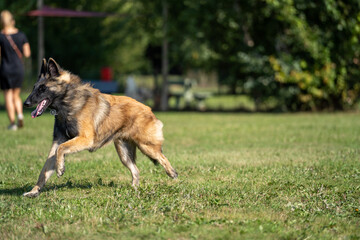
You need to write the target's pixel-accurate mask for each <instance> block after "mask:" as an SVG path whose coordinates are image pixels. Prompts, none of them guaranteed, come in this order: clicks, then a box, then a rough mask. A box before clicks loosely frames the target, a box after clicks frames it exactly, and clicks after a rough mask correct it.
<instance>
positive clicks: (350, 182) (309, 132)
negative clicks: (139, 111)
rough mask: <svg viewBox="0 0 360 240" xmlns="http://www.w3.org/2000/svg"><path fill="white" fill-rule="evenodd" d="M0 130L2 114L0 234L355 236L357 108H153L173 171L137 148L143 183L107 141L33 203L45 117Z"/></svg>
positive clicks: (73, 163) (47, 130)
mask: <svg viewBox="0 0 360 240" xmlns="http://www.w3.org/2000/svg"><path fill="white" fill-rule="evenodd" d="M29 114H30V112H26V119H25V120H26V121H25V128H24V129H23V130H21V131H17V132H9V131H6V130H5V129H6V126H7V119H6V116H5V112H0V133H1V136H2V137H1V140H0V142H1V148H0V216H1V217H0V229H1V231H0V239H29V238H30V239H33V238H35V239H38V238H55V239H59V238H61V239H103V238H110V239H118V238H121V239H144V238H145V239H147V238H154V239H193V238H195V239H197V238H198V239H241V238H250V239H263V238H267V239H274V238H275V239H279V238H283V239H295V238H301V239H305V238H307V239H319V238H321V239H334V238H340V239H342V238H349V239H357V238H359V237H360V234H359V231H358V229H359V228H360V221H359V219H360V214H359V212H358V211H356V209H359V208H360V202H359V201H360V200H359V199H360V161H359V157H360V151H359V142H360V121H359V120H358V119H359V117H360V115H359V114H354V113H347V114H277V115H276V114H273V115H272V114H199V113H184V114H183V113H158V114H157V116H158V118H159V119H161V120H162V121H163V122H164V125H165V126H164V134H165V138H166V142H165V145H164V153H165V155H166V156H167V157H168V158H169V160H170V161H171V163H172V165H173V166H174V167H175V168H176V170H177V171H178V173H179V178H178V179H177V180H171V179H170V178H168V177H167V175H166V174H165V172H164V170H163V169H162V168H161V167H156V166H154V165H153V164H152V163H151V161H149V160H148V159H147V158H145V157H144V156H143V155H142V154H141V153H140V152H139V153H138V161H137V162H138V167H139V169H140V172H141V173H140V175H141V185H140V187H139V189H138V191H137V192H136V191H134V190H133V189H132V187H131V185H130V181H131V176H130V173H129V171H128V170H127V169H126V168H125V167H124V166H122V164H121V163H120V161H119V160H118V157H117V154H116V151H115V149H114V148H113V146H112V145H109V146H107V147H105V148H103V149H100V150H98V151H97V152H95V153H88V152H81V153H77V154H73V155H69V156H67V158H66V173H65V175H64V176H63V177H61V178H57V177H56V176H53V177H52V178H51V179H50V181H49V183H48V184H47V186H46V187H45V189H44V191H43V193H42V194H41V195H40V196H39V197H38V198H36V199H28V198H23V197H22V196H21V194H22V193H23V192H24V191H28V190H30V189H31V187H32V186H33V185H34V184H35V183H36V180H37V177H38V174H39V173H40V170H41V168H42V166H43V164H44V161H45V158H46V155H47V153H48V150H49V148H50V145H51V134H52V125H53V117H52V116H51V115H50V114H48V113H45V114H44V115H43V116H41V117H39V118H36V119H30V117H29V116H30V115H29Z"/></svg>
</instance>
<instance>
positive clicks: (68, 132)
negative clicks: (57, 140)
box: [54, 117, 79, 139]
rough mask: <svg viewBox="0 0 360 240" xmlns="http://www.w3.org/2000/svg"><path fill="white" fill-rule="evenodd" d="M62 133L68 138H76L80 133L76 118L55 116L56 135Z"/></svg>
mask: <svg viewBox="0 0 360 240" xmlns="http://www.w3.org/2000/svg"><path fill="white" fill-rule="evenodd" d="M56 134H61V135H63V136H65V137H66V138H69V139H71V138H74V137H76V136H78V135H79V130H78V123H77V121H76V119H64V118H60V117H55V128H54V135H56Z"/></svg>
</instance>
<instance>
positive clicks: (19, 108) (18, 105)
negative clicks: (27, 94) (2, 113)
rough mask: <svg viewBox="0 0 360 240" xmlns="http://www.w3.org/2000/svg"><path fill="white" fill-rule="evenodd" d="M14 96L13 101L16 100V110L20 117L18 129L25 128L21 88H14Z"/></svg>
mask: <svg viewBox="0 0 360 240" xmlns="http://www.w3.org/2000/svg"><path fill="white" fill-rule="evenodd" d="M13 91H14V95H13V99H14V105H15V110H16V113H17V116H18V127H20V128H21V127H23V126H24V121H23V119H24V115H23V104H22V100H21V98H20V91H21V88H14V89H13Z"/></svg>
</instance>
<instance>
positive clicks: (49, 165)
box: [23, 141, 62, 197]
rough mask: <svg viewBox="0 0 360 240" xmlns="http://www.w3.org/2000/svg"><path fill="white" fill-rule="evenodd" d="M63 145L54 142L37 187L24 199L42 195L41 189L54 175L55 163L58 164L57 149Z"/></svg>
mask: <svg viewBox="0 0 360 240" xmlns="http://www.w3.org/2000/svg"><path fill="white" fill-rule="evenodd" d="M61 143H62V141H54V142H53V144H52V146H51V149H50V153H49V156H48V158H47V160H46V162H45V165H44V167H43V168H42V170H41V173H40V175H39V179H38V181H37V183H36V185H35V187H34V188H33V189H32V190H31V191H30V192H27V193H24V194H23V196H24V197H37V196H39V194H40V191H41V189H42V188H43V187H44V185H45V183H46V182H47V180H48V179H49V178H50V177H51V175H53V173H54V171H55V162H56V156H55V153H56V149H57V148H58V147H59V145H60V144H61Z"/></svg>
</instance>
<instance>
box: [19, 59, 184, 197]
mask: <svg viewBox="0 0 360 240" xmlns="http://www.w3.org/2000/svg"><path fill="white" fill-rule="evenodd" d="M44 63H45V64H46V62H44ZM51 67H55V68H57V71H58V76H56V77H54V76H52V69H51ZM39 81H40V80H39ZM41 81H43V83H41ZM41 81H40V83H37V84H45V86H46V87H47V88H48V89H49V90H51V91H52V93H55V94H58V95H63V99H62V102H61V104H62V105H63V106H64V107H62V108H61V109H59V111H58V115H57V116H56V122H55V127H54V141H53V145H52V148H51V150H50V153H49V156H48V159H47V161H46V163H45V165H44V167H43V169H42V171H41V173H40V176H39V180H38V182H37V184H36V186H35V187H34V188H33V189H32V190H31V191H30V192H27V193H25V194H24V196H29V197H34V196H38V195H39V193H40V190H41V189H42V188H43V186H44V185H45V183H46V181H47V180H48V179H49V177H50V176H51V175H52V174H53V172H54V171H56V172H57V175H58V176H61V175H63V174H64V171H65V164H64V156H65V155H66V154H70V153H74V152H79V151H82V150H89V151H95V150H96V149H98V148H100V147H102V146H104V145H105V144H107V143H109V142H111V141H112V140H113V141H114V144H115V148H116V151H117V153H118V155H119V157H120V159H121V161H122V163H123V164H124V165H125V166H126V167H127V168H128V169H129V170H130V172H131V174H132V178H133V179H132V184H133V186H137V185H138V184H139V170H138V168H137V167H136V163H135V157H136V147H138V148H139V149H140V150H141V152H143V153H144V154H145V155H147V156H148V157H149V158H150V159H151V160H152V161H154V162H158V163H160V164H161V165H162V166H163V167H164V168H165V171H166V173H167V174H168V175H169V176H170V177H172V178H176V177H177V173H176V171H175V170H174V169H173V168H172V166H171V164H170V162H169V161H168V160H167V158H166V157H165V156H164V154H163V153H162V144H163V141H164V138H163V133H162V127H163V124H162V123H161V121H160V120H158V119H157V118H156V117H155V115H154V114H153V113H152V111H151V109H150V108H149V107H147V106H145V105H143V104H142V103H139V102H137V101H136V100H134V99H132V98H129V97H123V96H113V95H108V94H102V93H100V92H99V90H97V89H94V88H92V87H91V86H90V85H89V84H84V83H81V81H80V79H79V78H78V77H77V76H76V75H73V74H71V73H69V72H67V71H64V70H62V69H61V68H60V67H59V66H58V65H57V64H56V62H55V61H54V60H53V59H50V60H49V64H48V70H47V72H46V73H44V76H43V79H42V80H41ZM67 86H68V87H67ZM65 88H66V89H67V90H66V91H65V90H64V89H65ZM34 91H35V90H34ZM29 98H30V96H29ZM61 104H60V105H61ZM50 107H51V106H50ZM63 108H64V109H63ZM74 123H76V124H74ZM56 124H58V125H59V126H65V130H63V131H58V130H57V127H56ZM61 124H63V125H61ZM74 125H76V126H74ZM74 129H75V130H74ZM56 131H58V132H56Z"/></svg>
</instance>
